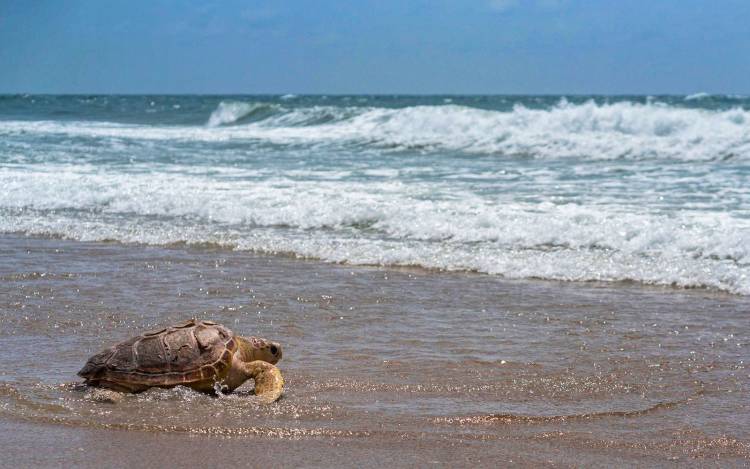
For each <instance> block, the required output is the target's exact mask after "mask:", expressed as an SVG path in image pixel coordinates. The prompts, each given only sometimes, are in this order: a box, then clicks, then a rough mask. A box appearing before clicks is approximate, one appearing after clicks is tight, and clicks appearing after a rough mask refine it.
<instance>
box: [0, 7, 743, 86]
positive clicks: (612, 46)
mask: <svg viewBox="0 0 750 469" xmlns="http://www.w3.org/2000/svg"><path fill="white" fill-rule="evenodd" d="M696 92H708V93H728V94H750V1H748V0H700V1H699V0H400V1H399V0H395V1H393V0H320V1H302V0H298V1H283V0H272V1H265V0H246V1H240V0H222V1H211V0H200V1H192V0H126V1H120V0H66V1H59V0H15V1H14V0H0V93H91V94H93V93H175V94H178V93H204V94H230V93H243V94H244V93H247V94H260V93H298V94H303V93H304V94H307V93H309V94H318V93H320V94H354V93H363V94H690V93H696Z"/></svg>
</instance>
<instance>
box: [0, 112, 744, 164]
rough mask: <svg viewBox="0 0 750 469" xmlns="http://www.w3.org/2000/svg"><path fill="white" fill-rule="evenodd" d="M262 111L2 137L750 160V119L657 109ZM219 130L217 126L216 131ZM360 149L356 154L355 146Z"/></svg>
mask: <svg viewBox="0 0 750 469" xmlns="http://www.w3.org/2000/svg"><path fill="white" fill-rule="evenodd" d="M258 106H267V105H259V104H257V103H226V104H225V103H222V105H220V106H219V107H218V108H217V109H216V110H215V111H214V113H213V114H212V115H211V117H210V118H209V127H203V126H196V127H175V126H172V127H170V126H146V125H126V124H114V123H96V122H62V121H34V122H27V121H4V122H0V137H3V136H5V137H14V138H22V137H23V135H28V134H33V135H35V136H38V135H50V134H52V135H61V136H64V137H92V138H103V139H110V140H114V139H136V140H162V141H163V140H170V141H178V142H179V141H198V142H217V141H232V142H241V141H243V140H248V141H253V142H261V143H263V142H266V143H271V144H276V145H284V144H290V145H299V144H305V145H316V146H320V145H328V146H330V147H331V148H332V149H339V148H357V149H361V148H363V147H366V148H372V149H376V150H378V151H390V150H404V149H412V150H418V151H422V150H449V151H458V152H465V153H469V154H490V155H505V156H515V155H519V156H524V157H533V158H553V159H554V158H570V157H579V158H584V159H592V160H606V159H620V158H622V159H675V160H717V159H726V158H735V159H748V158H750V111H746V110H743V109H741V108H734V109H729V110H721V111H715V110H705V109H686V108H679V107H673V106H667V105H662V104H658V103H650V104H636V103H631V102H618V103H614V104H596V103H594V102H587V103H584V104H570V103H567V102H564V101H563V102H561V103H560V104H559V105H557V106H554V107H552V108H548V109H543V110H540V109H529V108H526V107H523V106H516V107H515V108H513V110H512V111H508V112H501V111H489V110H481V109H476V108H471V107H465V106H457V105H452V104H451V105H442V106H414V107H407V108H400V109H390V108H373V107H343V108H342V107H335V106H331V107H326V106H314V107H304V108H295V109H282V108H274V109H269V112H268V115H267V116H266V115H264V116H262V119H260V120H258V121H256V122H252V123H246V124H239V125H232V126H226V125H221V124H229V123H237V122H238V120H240V119H243V118H244V117H246V116H248V115H249V114H250V113H255V112H257V111H258V109H259V108H258ZM212 125H214V126H215V125H220V126H219V127H211V126H212ZM352 146H353V147H352Z"/></svg>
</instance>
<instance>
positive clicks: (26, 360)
mask: <svg viewBox="0 0 750 469" xmlns="http://www.w3.org/2000/svg"><path fill="white" fill-rule="evenodd" d="M749 246H750V98H747V97H741V96H712V95H707V94H704V93H702V94H696V95H692V96H653V97H649V96H610V97H604V96H294V95H285V96H25V95H23V96H22V95H16V96H3V97H0V345H1V346H2V348H3V360H2V361H0V448H2V451H3V460H2V463H0V465H4V466H8V467H30V466H33V467H60V466H75V467H103V466H107V467H109V466H114V467H154V466H165V467H172V466H188V465H189V466H198V465H201V466H208V467H214V466H228V465H231V466H237V465H238V464H239V465H241V466H244V465H249V466H258V467H260V466H268V467H288V466H289V467H332V466H333V467H339V466H341V467H351V466H356V467H373V468H376V467H377V468H381V467H425V466H439V467H502V466H505V465H520V466H526V467H541V466H565V467H581V466H585V467H609V466H618V467H619V466H624V467H630V466H648V467H663V466H673V465H674V464H680V465H681V466H692V467H705V466H706V465H711V464H714V465H718V466H722V467H726V466H738V467H739V466H746V465H747V464H748V462H750V407H748V399H747V395H748V392H749V391H750V374H749V373H748V363H749V362H750V314H748V312H749V311H750V247H749ZM189 318H199V319H207V320H212V321H216V322H219V323H222V324H224V325H225V326H226V327H228V328H230V329H231V330H233V331H234V332H235V333H237V334H240V335H248V336H251V335H253V336H260V337H265V338H267V339H271V340H275V341H278V342H280V343H281V344H282V346H283V349H284V353H283V359H282V360H281V361H280V362H279V364H278V366H279V368H280V369H281V372H282V373H283V375H284V377H285V380H286V387H285V392H284V396H283V397H282V398H281V399H280V400H279V401H278V402H276V403H274V404H271V405H260V404H258V403H257V402H256V401H255V400H254V396H253V387H252V386H253V385H252V382H248V383H247V385H244V386H242V387H240V388H239V389H238V390H237V391H236V392H235V393H233V394H231V395H222V394H219V395H217V396H210V395H204V394H200V393H198V392H195V391H191V390H189V389H187V388H179V387H178V388H174V389H152V390H149V391H146V392H143V393H140V394H136V395H128V396H125V397H123V399H122V400H121V401H120V402H117V403H110V402H103V401H102V400H100V399H97V398H96V396H95V395H94V394H92V392H91V390H90V389H89V388H87V387H86V386H84V385H83V384H82V383H81V380H80V379H79V378H78V377H77V376H76V372H77V371H78V370H79V369H80V368H81V367H82V366H83V364H84V363H85V362H86V360H87V359H88V358H89V357H90V356H91V355H92V354H94V353H96V352H98V351H100V350H102V349H104V348H106V347H109V346H111V345H112V344H114V343H117V342H120V341H123V340H126V339H128V338H130V337H133V336H136V335H139V334H142V333H143V332H145V331H148V330H152V329H155V328H162V327H164V326H168V325H171V324H174V323H177V322H179V321H183V320H185V319H189ZM29 448H33V450H32V449H29Z"/></svg>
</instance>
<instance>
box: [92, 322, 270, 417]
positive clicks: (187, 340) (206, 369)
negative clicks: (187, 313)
mask: <svg viewBox="0 0 750 469" xmlns="http://www.w3.org/2000/svg"><path fill="white" fill-rule="evenodd" d="M279 360H281V346H280V345H279V344H278V343H276V342H270V341H268V340H265V339H261V338H258V337H247V338H245V337H240V336H238V335H235V334H234V333H233V332H232V331H230V330H229V329H227V328H226V327H224V326H222V325H220V324H217V323H215V322H211V321H199V320H195V319H191V320H189V321H185V322H182V323H179V324H175V325H173V326H170V327H165V328H161V329H157V330H154V331H150V332H146V333H145V334H143V335H140V336H138V337H133V338H132V339H129V340H126V341H124V342H120V343H119V344H116V345H114V346H112V347H110V348H108V349H106V350H103V351H101V352H99V353H97V354H96V355H94V356H93V357H91V358H89V360H88V361H87V362H86V365H84V367H83V368H82V369H81V371H79V372H78V376H80V377H82V378H84V379H85V380H86V381H85V384H88V385H90V386H95V387H97V388H104V389H107V390H110V391H119V392H129V393H137V392H141V391H145V390H146V389H148V388H151V387H160V388H171V387H174V386H188V387H190V388H193V389H195V390H198V391H202V392H208V393H215V392H216V391H217V390H221V391H233V390H234V389H235V388H237V387H239V386H240V385H241V384H242V383H244V382H245V381H246V380H248V379H249V378H253V380H254V381H255V394H256V395H258V396H260V397H261V398H262V400H263V401H265V402H273V401H275V400H276V399H278V398H279V397H280V396H281V393H282V391H283V388H284V378H283V377H282V376H281V373H280V372H279V369H278V368H276V367H275V366H274V363H276V362H278V361H279ZM112 394H116V393H110V396H111V395H112ZM108 399H109V400H115V399H112V398H111V397H109V398H108Z"/></svg>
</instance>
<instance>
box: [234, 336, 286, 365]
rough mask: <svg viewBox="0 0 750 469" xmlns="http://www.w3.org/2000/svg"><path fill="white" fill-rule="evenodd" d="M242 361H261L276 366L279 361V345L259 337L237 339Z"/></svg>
mask: <svg viewBox="0 0 750 469" xmlns="http://www.w3.org/2000/svg"><path fill="white" fill-rule="evenodd" d="M239 344H240V350H241V353H242V360H244V361H246V362H252V361H255V360H263V361H264V362H268V363H271V364H272V365H274V364H276V362H278V361H279V360H281V344H279V343H278V342H271V341H270V340H266V339H261V338H260V337H239Z"/></svg>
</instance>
